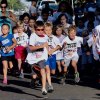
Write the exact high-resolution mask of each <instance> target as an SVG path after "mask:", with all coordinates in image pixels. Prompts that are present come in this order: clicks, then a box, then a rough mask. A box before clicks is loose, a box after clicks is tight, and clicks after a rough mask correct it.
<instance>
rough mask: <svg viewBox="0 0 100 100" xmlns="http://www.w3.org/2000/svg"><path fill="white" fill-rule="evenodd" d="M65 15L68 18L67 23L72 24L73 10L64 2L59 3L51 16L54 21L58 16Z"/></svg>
mask: <svg viewBox="0 0 100 100" xmlns="http://www.w3.org/2000/svg"><path fill="white" fill-rule="evenodd" d="M63 13H64V14H66V15H67V16H68V22H69V23H71V24H72V22H73V19H72V17H73V9H72V7H71V6H70V4H69V3H68V2H66V1H61V2H60V3H59V5H58V11H57V12H55V13H54V14H53V17H54V19H55V20H56V19H57V18H58V16H59V15H60V14H63Z"/></svg>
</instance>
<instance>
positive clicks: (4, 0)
mask: <svg viewBox="0 0 100 100" xmlns="http://www.w3.org/2000/svg"><path fill="white" fill-rule="evenodd" d="M2 4H6V7H8V3H7V0H2V1H1V3H0V6H1V5H2Z"/></svg>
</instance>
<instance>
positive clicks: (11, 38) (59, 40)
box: [0, 21, 99, 95]
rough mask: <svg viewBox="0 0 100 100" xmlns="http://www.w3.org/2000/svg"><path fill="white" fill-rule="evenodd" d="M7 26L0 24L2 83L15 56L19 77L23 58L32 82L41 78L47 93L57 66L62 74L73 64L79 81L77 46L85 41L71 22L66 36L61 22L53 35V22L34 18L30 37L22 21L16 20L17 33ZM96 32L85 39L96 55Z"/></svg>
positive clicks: (64, 75) (76, 80)
mask: <svg viewBox="0 0 100 100" xmlns="http://www.w3.org/2000/svg"><path fill="white" fill-rule="evenodd" d="M9 29H10V28H9V25H8V24H3V25H2V26H1V32H2V35H1V36H0V45H1V60H2V64H3V75H4V79H3V83H4V84H7V83H8V81H7V69H8V66H9V67H10V69H11V70H12V69H13V62H12V61H13V59H14V57H15V58H16V59H17V61H18V70H19V73H20V75H19V77H20V78H24V73H23V63H24V62H27V63H28V64H29V65H30V66H31V69H32V81H33V83H35V81H36V79H37V78H41V82H42V94H43V95H46V94H47V89H46V81H47V82H48V92H52V91H53V90H54V89H53V85H52V82H51V74H53V75H54V74H55V73H56V69H57V68H58V72H59V75H61V74H63V77H64V78H65V77H66V75H67V68H68V66H69V64H70V63H71V65H72V67H73V68H74V73H75V82H77V83H78V82H79V81H80V77H79V72H78V68H77V63H78V60H79V54H78V50H79V49H80V48H81V45H82V44H83V42H84V41H83V38H82V37H79V36H76V33H77V31H76V27H75V26H73V25H71V26H70V27H69V28H68V36H64V35H63V34H62V33H63V28H62V26H61V25H57V26H56V28H55V33H56V35H53V24H52V23H51V22H45V23H43V22H42V21H36V23H35V25H34V32H32V34H31V35H30V37H29V36H28V35H27V34H26V33H25V32H24V24H23V22H18V23H17V26H16V32H17V33H16V32H15V33H14V35H13V34H9ZM95 33H97V32H94V34H93V35H92V39H91V38H90V39H89V40H88V41H87V43H88V46H89V47H90V46H92V47H93V50H94V49H95V52H96V53H97V55H98V52H97V51H96V50H99V42H98V41H99V39H98V38H99V37H98V36H99V35H98V34H97V36H95V35H96V34H95ZM91 41H92V42H91ZM96 47H97V49H96ZM94 56H95V54H94ZM98 56H99V55H98ZM56 64H57V65H56ZM36 66H38V69H39V72H40V76H39V75H38V72H37V70H36ZM56 67H57V68H56ZM64 81H65V80H64Z"/></svg>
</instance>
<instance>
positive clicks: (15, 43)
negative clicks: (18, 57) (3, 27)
mask: <svg viewBox="0 0 100 100" xmlns="http://www.w3.org/2000/svg"><path fill="white" fill-rule="evenodd" d="M12 42H13V44H12V45H11V46H9V47H7V48H6V51H7V52H9V51H10V50H12V49H13V48H14V47H15V46H16V45H17V41H16V40H15V38H12Z"/></svg>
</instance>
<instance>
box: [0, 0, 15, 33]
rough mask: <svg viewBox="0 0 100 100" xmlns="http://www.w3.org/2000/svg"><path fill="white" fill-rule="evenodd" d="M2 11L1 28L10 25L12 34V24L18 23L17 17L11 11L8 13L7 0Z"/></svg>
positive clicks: (3, 3)
mask: <svg viewBox="0 0 100 100" xmlns="http://www.w3.org/2000/svg"><path fill="white" fill-rule="evenodd" d="M0 7H1V11H0V26H2V24H4V23H5V24H8V25H9V26H10V33H12V26H13V25H12V22H15V23H16V22H17V20H16V17H15V15H14V14H13V13H12V12H11V11H7V10H6V9H7V7H8V3H7V1H6V0H2V1H1V4H0Z"/></svg>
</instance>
